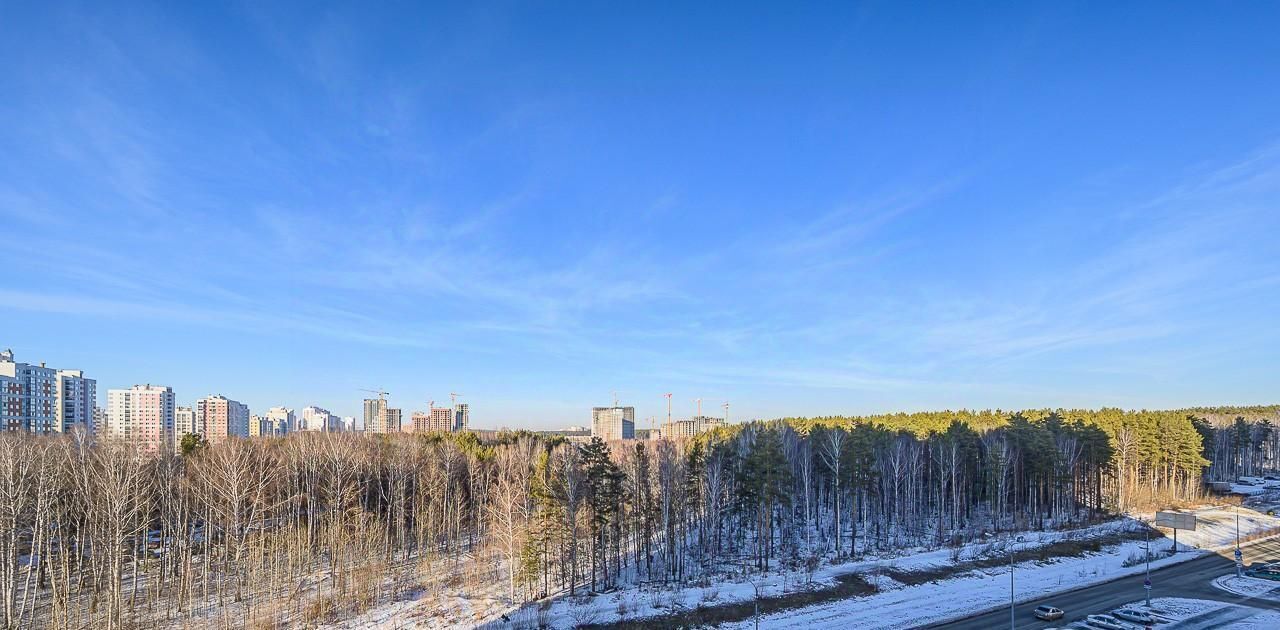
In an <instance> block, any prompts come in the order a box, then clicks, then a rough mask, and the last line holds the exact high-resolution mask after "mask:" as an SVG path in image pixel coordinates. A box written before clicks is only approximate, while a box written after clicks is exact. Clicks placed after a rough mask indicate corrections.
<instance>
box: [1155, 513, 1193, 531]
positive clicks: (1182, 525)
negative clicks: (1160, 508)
mask: <svg viewBox="0 0 1280 630" xmlns="http://www.w3.org/2000/svg"><path fill="white" fill-rule="evenodd" d="M1156 527H1168V528H1169V529H1187V530H1191V531H1195V530H1196V515H1195V514H1183V513H1182V512H1156Z"/></svg>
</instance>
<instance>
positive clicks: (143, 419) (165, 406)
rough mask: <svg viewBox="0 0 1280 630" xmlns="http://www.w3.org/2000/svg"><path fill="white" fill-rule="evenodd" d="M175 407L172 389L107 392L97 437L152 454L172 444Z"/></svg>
mask: <svg viewBox="0 0 1280 630" xmlns="http://www.w3.org/2000/svg"><path fill="white" fill-rule="evenodd" d="M175 410H176V405H175V404H174V397H173V389H171V388H168V387H164V386H162V385H134V386H133V387H132V388H131V389H109V390H107V413H106V423H105V424H106V426H105V428H104V430H100V431H99V432H98V435H99V436H100V437H101V438H103V439H106V440H120V441H123V442H125V443H127V444H132V445H134V446H136V447H138V448H139V449H141V450H144V451H149V452H155V451H159V450H162V449H168V448H171V447H172V446H173V444H174V439H173V427H174V414H175Z"/></svg>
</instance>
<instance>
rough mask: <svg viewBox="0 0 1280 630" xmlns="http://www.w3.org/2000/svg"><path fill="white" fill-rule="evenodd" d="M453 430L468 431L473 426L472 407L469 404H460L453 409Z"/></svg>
mask: <svg viewBox="0 0 1280 630" xmlns="http://www.w3.org/2000/svg"><path fill="white" fill-rule="evenodd" d="M453 418H454V420H453V430H454V431H466V430H467V428H468V427H470V426H471V406H470V405H468V404H467V403H458V404H457V405H456V406H454V408H453Z"/></svg>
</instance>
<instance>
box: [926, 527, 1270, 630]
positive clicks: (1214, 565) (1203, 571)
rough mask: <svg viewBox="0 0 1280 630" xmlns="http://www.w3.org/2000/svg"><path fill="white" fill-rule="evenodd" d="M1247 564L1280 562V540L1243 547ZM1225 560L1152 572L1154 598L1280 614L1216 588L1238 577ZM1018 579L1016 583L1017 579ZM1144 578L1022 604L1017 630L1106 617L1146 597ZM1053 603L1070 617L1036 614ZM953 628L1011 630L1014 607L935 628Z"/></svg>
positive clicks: (1232, 564)
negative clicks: (1220, 578)
mask: <svg viewBox="0 0 1280 630" xmlns="http://www.w3.org/2000/svg"><path fill="white" fill-rule="evenodd" d="M1241 547H1242V551H1243V552H1244V561H1245V564H1246V565H1249V564H1252V563H1254V562H1271V561H1276V560H1280V540H1276V539H1269V540H1260V541H1257V542H1253V543H1247V544H1245V545H1242V546H1241ZM1224 553H1225V554H1227V555H1225V556H1222V555H1212V556H1207V557H1204V558H1197V559H1195V560H1189V561H1187V562H1182V563H1179V564H1175V565H1173V566H1168V567H1164V568H1161V569H1156V570H1153V571H1152V572H1151V584H1152V590H1151V597H1152V598H1155V597H1187V598H1192V599H1210V600H1216V601H1221V602H1230V603H1233V604H1246V605H1248V606H1252V607H1254V608H1266V609H1271V610H1280V603H1276V602H1272V601H1268V600H1261V599H1249V598H1245V597H1239V596H1237V595H1232V594H1231V593H1228V592H1226V591H1223V590H1219V589H1217V588H1214V587H1213V585H1212V584H1210V582H1212V581H1213V579H1214V578H1216V577H1218V576H1220V575H1225V574H1228V573H1233V572H1234V571H1235V562H1234V561H1233V560H1232V559H1231V557H1230V555H1231V552H1230V551H1227V552H1224ZM1016 577H1017V576H1016V575H1015V579H1016ZM1145 577H1146V576H1145V575H1144V574H1141V573H1140V574H1137V575H1130V576H1125V577H1122V578H1117V579H1115V580H1112V581H1110V582H1104V583H1102V584H1096V585H1094V586H1087V587H1084V588H1080V589H1075V590H1071V591H1063V592H1061V593H1058V594H1056V595H1050V596H1047V597H1045V598H1043V599H1037V600H1031V601H1026V602H1020V603H1018V604H1017V605H1016V606H1015V607H1014V620H1015V622H1016V624H1017V628H1050V627H1054V626H1065V625H1067V624H1069V623H1071V622H1073V621H1080V620H1083V619H1084V618H1085V617H1086V616H1087V615H1094V614H1099V613H1107V612H1110V611H1112V610H1115V609H1116V608H1119V607H1121V606H1123V605H1124V604H1128V603H1132V602H1135V601H1138V600H1141V599H1143V597H1145V594H1144V593H1143V590H1142V581H1143V579H1145ZM1041 604H1048V605H1050V606H1055V607H1057V608H1061V609H1062V610H1064V611H1065V612H1066V616H1065V617H1063V618H1062V619H1060V620H1058V621H1054V622H1048V621H1040V620H1038V619H1036V618H1035V617H1034V616H1033V615H1032V611H1033V610H1034V609H1035V607H1036V606H1039V605H1041ZM930 627H933V628H948V629H951V630H960V629H973V630H991V629H993V628H1007V627H1009V609H1008V608H1007V607H1006V608H1001V609H999V610H993V611H990V612H987V613H983V614H979V615H975V616H973V617H968V618H965V619H960V620H956V621H952V622H949V623H943V624H937V625H934V626H930Z"/></svg>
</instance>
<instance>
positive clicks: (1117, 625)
mask: <svg viewBox="0 0 1280 630" xmlns="http://www.w3.org/2000/svg"><path fill="white" fill-rule="evenodd" d="M1084 622H1085V623H1086V624H1088V625H1089V626H1090V627H1093V628H1103V629H1104V630H1128V628H1129V626H1127V625H1125V623H1124V622H1123V621H1120V620H1119V619H1116V618H1115V617H1112V616H1111V615H1089V616H1088V617H1085V618H1084Z"/></svg>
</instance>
